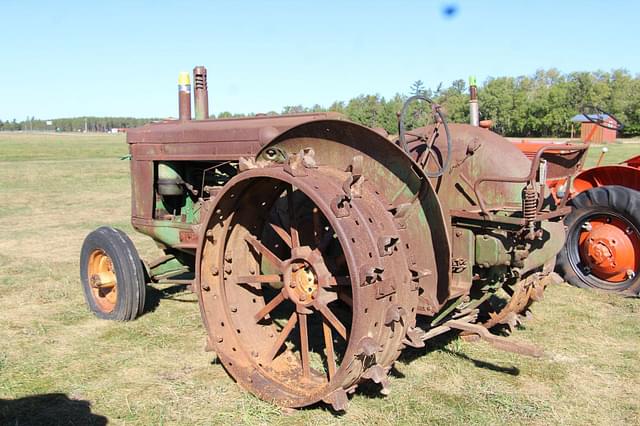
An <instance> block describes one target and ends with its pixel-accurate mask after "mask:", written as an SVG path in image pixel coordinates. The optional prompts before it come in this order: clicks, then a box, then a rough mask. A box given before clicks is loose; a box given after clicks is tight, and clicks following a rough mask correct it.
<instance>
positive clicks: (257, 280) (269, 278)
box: [235, 274, 282, 284]
mask: <svg viewBox="0 0 640 426" xmlns="http://www.w3.org/2000/svg"><path fill="white" fill-rule="evenodd" d="M235 281H236V283H238V284H264V283H279V282H282V275H278V274H271V275H245V276H239V277H237V278H236V280H235Z"/></svg>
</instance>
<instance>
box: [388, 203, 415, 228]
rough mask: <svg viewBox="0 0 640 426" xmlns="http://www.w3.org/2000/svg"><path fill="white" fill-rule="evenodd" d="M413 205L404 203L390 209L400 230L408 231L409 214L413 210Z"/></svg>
mask: <svg viewBox="0 0 640 426" xmlns="http://www.w3.org/2000/svg"><path fill="white" fill-rule="evenodd" d="M411 205H412V203H402V204H398V205H397V206H395V207H392V208H390V209H389V212H390V213H391V214H392V215H393V221H394V223H395V225H396V228H398V229H407V213H409V209H411Z"/></svg>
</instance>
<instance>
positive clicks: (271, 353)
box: [267, 312, 298, 361]
mask: <svg viewBox="0 0 640 426" xmlns="http://www.w3.org/2000/svg"><path fill="white" fill-rule="evenodd" d="M297 322H298V313H297V312H293V313H292V314H291V316H290V317H289V320H288V321H287V324H286V325H285V326H284V328H283V329H282V331H280V334H279V335H278V338H277V339H276V342H275V343H274V345H273V347H272V348H271V350H270V351H269V354H268V357H267V360H268V361H272V360H273V358H275V357H276V355H277V354H278V351H279V350H280V347H282V345H283V344H284V342H285V340H287V337H289V334H291V330H293V327H295V326H296V323H297Z"/></svg>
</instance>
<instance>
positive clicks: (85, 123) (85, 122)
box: [84, 117, 87, 133]
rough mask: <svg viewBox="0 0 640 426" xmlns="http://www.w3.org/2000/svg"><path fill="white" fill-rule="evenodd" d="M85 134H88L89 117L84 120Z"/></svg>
mask: <svg viewBox="0 0 640 426" xmlns="http://www.w3.org/2000/svg"><path fill="white" fill-rule="evenodd" d="M84 132H85V133H87V117H85V118H84Z"/></svg>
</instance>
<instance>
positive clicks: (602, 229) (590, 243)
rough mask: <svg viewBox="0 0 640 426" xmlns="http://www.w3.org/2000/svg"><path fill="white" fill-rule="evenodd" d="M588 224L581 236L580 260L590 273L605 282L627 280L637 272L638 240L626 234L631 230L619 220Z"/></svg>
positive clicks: (598, 221) (605, 220) (593, 221)
mask: <svg viewBox="0 0 640 426" xmlns="http://www.w3.org/2000/svg"><path fill="white" fill-rule="evenodd" d="M588 223H589V226H588V227H585V226H583V227H582V229H583V230H584V231H583V232H582V233H581V235H580V256H581V258H582V260H583V261H584V262H585V264H586V267H587V268H588V270H589V271H590V273H592V274H594V275H595V276H597V277H598V278H600V279H603V280H606V281H612V282H622V281H626V280H628V279H629V271H632V272H633V271H635V270H636V269H637V268H638V265H637V259H636V257H637V256H636V250H637V247H638V245H639V244H640V241H638V236H637V235H636V234H635V233H633V232H627V229H628V226H627V225H626V223H623V221H622V220H620V219H618V218H610V217H607V218H604V219H600V218H599V219H597V220H591V221H590V222H588ZM634 275H635V273H634Z"/></svg>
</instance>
